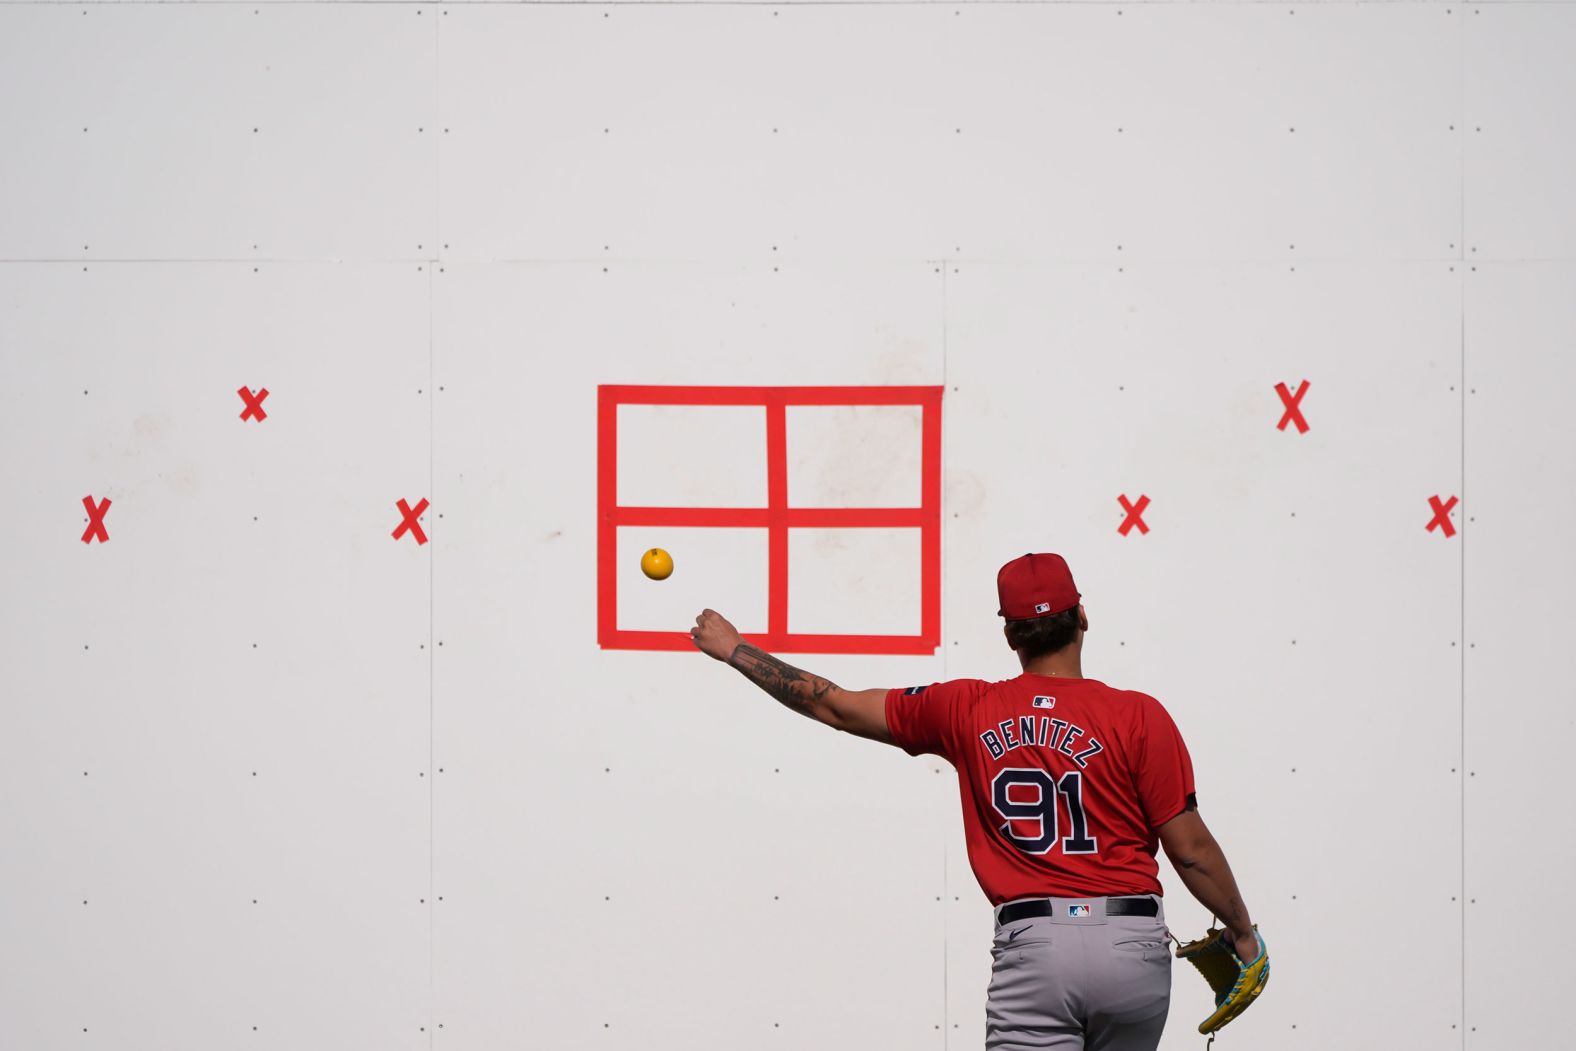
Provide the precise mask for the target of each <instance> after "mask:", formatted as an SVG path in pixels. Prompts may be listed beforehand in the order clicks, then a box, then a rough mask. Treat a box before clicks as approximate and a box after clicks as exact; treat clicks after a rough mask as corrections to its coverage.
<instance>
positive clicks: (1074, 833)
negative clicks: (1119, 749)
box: [990, 767, 1100, 854]
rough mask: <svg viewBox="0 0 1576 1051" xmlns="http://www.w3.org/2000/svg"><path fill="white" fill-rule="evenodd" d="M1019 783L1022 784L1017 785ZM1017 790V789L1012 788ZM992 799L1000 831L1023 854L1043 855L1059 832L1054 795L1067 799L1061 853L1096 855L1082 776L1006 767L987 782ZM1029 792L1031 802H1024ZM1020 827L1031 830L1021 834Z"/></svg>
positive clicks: (1075, 771) (1055, 840)
mask: <svg viewBox="0 0 1576 1051" xmlns="http://www.w3.org/2000/svg"><path fill="white" fill-rule="evenodd" d="M1020 786H1022V787H1020ZM1015 788H1016V789H1018V790H1017V791H1016V792H1014V791H1012V790H1013V789H1015ZM990 790H991V802H992V803H993V804H994V805H995V807H996V813H998V814H1000V815H1001V816H1002V817H1003V818H1004V819H1005V820H1003V821H1002V823H1001V833H1002V834H1003V835H1005V836H1006V837H1007V838H1008V839H1010V840H1012V842H1013V843H1014V844H1015V845H1016V846H1017V848H1018V849H1019V850H1021V851H1023V852H1024V853H1025V854H1046V853H1049V852H1050V850H1051V848H1053V847H1055V846H1056V844H1057V840H1058V837H1059V834H1060V831H1061V829H1060V828H1059V827H1058V826H1059V825H1060V823H1061V822H1060V818H1059V810H1060V808H1059V807H1058V806H1057V798H1058V797H1060V798H1061V799H1063V800H1065V801H1066V805H1067V824H1068V833H1067V836H1066V838H1065V839H1062V840H1061V846H1062V853H1063V854H1095V853H1098V852H1099V850H1100V845H1099V844H1098V843H1096V842H1095V840H1094V838H1093V837H1092V836H1090V835H1089V819H1088V816H1087V815H1086V814H1085V813H1084V801H1083V775H1082V774H1081V773H1079V772H1078V771H1077V770H1071V771H1068V772H1067V773H1065V774H1063V775H1062V776H1061V778H1060V779H1058V778H1056V777H1055V776H1053V775H1052V774H1051V772H1050V771H1048V770H1039V769H1034V768H1021V767H1009V768H1007V769H1005V770H1003V771H1001V772H1000V773H998V774H997V775H996V777H995V780H993V781H991V783H990ZM1029 794H1032V795H1033V797H1034V798H1033V799H1032V801H1025V799H1024V797H1025V796H1026V795H1029ZM1020 828H1029V829H1032V830H1034V833H1033V834H1032V835H1022V834H1020V832H1019V831H1018V829H1020Z"/></svg>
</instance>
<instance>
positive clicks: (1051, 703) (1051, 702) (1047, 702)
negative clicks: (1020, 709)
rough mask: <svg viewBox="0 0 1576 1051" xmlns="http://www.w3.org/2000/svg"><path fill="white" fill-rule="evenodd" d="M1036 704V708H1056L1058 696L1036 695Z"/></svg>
mask: <svg viewBox="0 0 1576 1051" xmlns="http://www.w3.org/2000/svg"><path fill="white" fill-rule="evenodd" d="M1034 706H1035V707H1036V708H1055V707H1056V698H1055V697H1036V698H1035V699H1034Z"/></svg>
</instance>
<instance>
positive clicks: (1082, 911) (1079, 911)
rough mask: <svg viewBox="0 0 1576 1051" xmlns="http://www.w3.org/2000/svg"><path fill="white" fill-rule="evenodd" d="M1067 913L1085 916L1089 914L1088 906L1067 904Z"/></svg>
mask: <svg viewBox="0 0 1576 1051" xmlns="http://www.w3.org/2000/svg"><path fill="white" fill-rule="evenodd" d="M1067 915H1069V916H1087V915H1089V906H1087V905H1069V906H1067Z"/></svg>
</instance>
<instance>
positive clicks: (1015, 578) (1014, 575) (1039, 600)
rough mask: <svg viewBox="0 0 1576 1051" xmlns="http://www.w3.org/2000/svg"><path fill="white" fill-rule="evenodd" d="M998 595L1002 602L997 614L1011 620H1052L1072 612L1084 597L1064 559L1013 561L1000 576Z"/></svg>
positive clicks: (1046, 557) (1047, 557)
mask: <svg viewBox="0 0 1576 1051" xmlns="http://www.w3.org/2000/svg"><path fill="white" fill-rule="evenodd" d="M996 594H997V596H998V597H999V598H1000V599H1001V609H999V610H997V611H996V612H997V614H999V615H1000V616H1003V617H1006V618H1007V619H1008V620H1033V619H1034V618H1036V617H1048V616H1050V615H1051V614H1053V613H1061V612H1063V611H1065V610H1069V609H1072V608H1073V607H1074V606H1076V605H1078V600H1079V599H1080V598H1082V597H1083V596H1082V595H1080V594H1078V588H1077V586H1076V585H1074V584H1073V572H1072V570H1070V569H1068V568H1067V560H1066V559H1064V558H1063V557H1062V556H1061V555H1024V556H1023V557H1022V558H1015V559H1013V560H1012V561H1011V562H1008V563H1007V564H1006V565H1005V566H1002V567H1001V571H1000V572H999V573H997V574H996Z"/></svg>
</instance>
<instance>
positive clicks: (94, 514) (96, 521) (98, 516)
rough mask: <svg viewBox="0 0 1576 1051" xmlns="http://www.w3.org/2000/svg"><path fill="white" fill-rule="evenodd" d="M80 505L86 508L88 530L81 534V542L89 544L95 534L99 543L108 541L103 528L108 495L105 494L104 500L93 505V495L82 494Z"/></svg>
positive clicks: (107, 534) (107, 511)
mask: <svg viewBox="0 0 1576 1051" xmlns="http://www.w3.org/2000/svg"><path fill="white" fill-rule="evenodd" d="M82 506H83V507H85V508H87V509H88V531H87V532H86V533H83V534H82V542H83V543H84V544H91V543H92V542H93V538H94V537H95V536H96V537H98V542H99V543H101V544H107V543H109V533H108V532H107V531H106V530H105V529H104V516H105V515H106V514H108V513H109V497H107V496H106V497H105V498H104V502H103V503H102V504H99V505H98V506H96V507H95V506H94V504H93V497H92V496H84V497H83V498H82Z"/></svg>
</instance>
